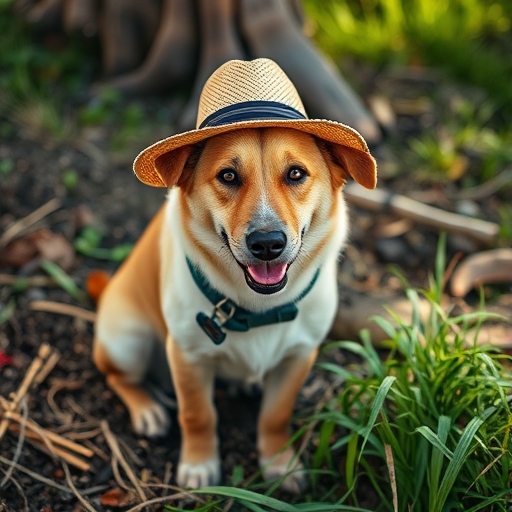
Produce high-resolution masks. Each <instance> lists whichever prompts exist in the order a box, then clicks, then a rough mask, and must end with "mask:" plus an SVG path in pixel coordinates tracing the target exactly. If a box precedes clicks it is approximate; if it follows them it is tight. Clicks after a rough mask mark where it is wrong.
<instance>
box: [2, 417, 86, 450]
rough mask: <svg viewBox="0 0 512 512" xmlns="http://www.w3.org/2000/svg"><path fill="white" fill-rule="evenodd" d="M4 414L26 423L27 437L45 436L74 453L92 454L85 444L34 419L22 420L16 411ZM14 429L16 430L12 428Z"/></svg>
mask: <svg viewBox="0 0 512 512" xmlns="http://www.w3.org/2000/svg"><path fill="white" fill-rule="evenodd" d="M6 416H7V417H8V418H10V419H12V420H13V421H16V422H18V423H20V425H21V424H22V421H24V422H25V423H26V426H27V428H28V429H30V432H31V433H30V432H29V433H27V437H32V439H40V440H43V439H44V438H45V437H46V438H48V439H49V440H50V441H51V442H52V443H54V444H57V445H59V446H62V447H63V448H66V449H67V450H71V451H73V452H75V453H78V454H79V455H83V456H84V457H89V458H90V457H92V456H93V455H94V452H93V451H92V450H90V449H89V448H86V447H85V446H82V445H80V444H78V443H75V442H74V441H71V440H70V439H67V438H65V437H63V436H61V435H59V434H56V433H55V432H52V431H51V430H47V429H45V428H43V427H41V426H40V425H38V424H37V423H36V422H35V421H34V420H31V419H26V421H25V420H23V418H22V416H21V415H20V414H18V413H13V412H8V413H6ZM13 427H15V426H14V425H11V427H10V428H13ZM14 430H17V429H16V428H14Z"/></svg>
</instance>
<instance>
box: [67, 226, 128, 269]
mask: <svg viewBox="0 0 512 512" xmlns="http://www.w3.org/2000/svg"><path fill="white" fill-rule="evenodd" d="M102 238H103V233H102V232H101V231H100V230H99V229H97V228H95V227H93V226H86V227H85V228H84V229H83V230H82V231H81V232H80V234H79V235H78V237H77V238H76V239H75V240H74V242H73V245H74V247H75V249H76V250H77V251H78V252H79V253H80V254H83V255H84V256H89V257H91V258H96V259H98V260H111V261H115V262H118V263H120V262H121V261H123V260H125V259H126V258H127V257H128V255H129V254H130V252H131V250H132V249H133V244H120V245H117V246H116V247H113V248H111V249H107V248H103V247H100V243H101V239H102Z"/></svg>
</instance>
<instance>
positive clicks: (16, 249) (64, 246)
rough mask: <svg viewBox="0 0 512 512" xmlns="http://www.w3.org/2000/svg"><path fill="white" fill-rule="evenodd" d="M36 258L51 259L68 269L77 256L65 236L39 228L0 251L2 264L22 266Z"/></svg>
mask: <svg viewBox="0 0 512 512" xmlns="http://www.w3.org/2000/svg"><path fill="white" fill-rule="evenodd" d="M35 258H42V259H44V260H48V261H51V262H53V263H56V264H57V265H59V267H61V268H62V269H63V270H65V271H68V270H70V269H71V268H72V267H73V265H74V264H75V258H76V257H75V249H74V248H73V246H72V245H71V244H70V243H69V241H68V240H67V239H66V238H65V237H64V236H62V235H59V234H57V233H53V232H52V231H50V230H48V229H38V230H37V231H34V232H33V233H30V234H28V235H26V236H23V237H20V238H16V239H15V240H13V241H12V242H10V243H9V244H7V246H6V247H5V248H4V249H3V250H2V251H1V252H0V266H4V267H14V268H21V267H23V266H24V265H26V264H27V263H29V262H30V261H32V260H33V259H35Z"/></svg>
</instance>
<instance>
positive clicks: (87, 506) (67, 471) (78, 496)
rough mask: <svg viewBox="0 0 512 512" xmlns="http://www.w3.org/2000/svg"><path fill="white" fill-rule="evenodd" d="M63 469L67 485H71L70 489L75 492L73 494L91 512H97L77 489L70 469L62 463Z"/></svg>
mask: <svg viewBox="0 0 512 512" xmlns="http://www.w3.org/2000/svg"><path fill="white" fill-rule="evenodd" d="M62 468H63V469H64V474H65V475H66V483H67V484H68V485H69V488H70V489H71V490H72V491H73V494H74V495H75V496H76V498H77V499H78V501H79V502H80V503H81V504H82V506H83V507H84V508H85V509H86V510H88V511H89V512H96V510H95V508H94V507H93V506H92V505H91V504H90V503H89V502H88V501H87V500H86V499H85V498H84V497H83V496H82V495H81V494H80V493H79V492H78V489H77V488H76V487H75V484H74V483H73V479H72V478H71V473H70V472H69V468H68V466H67V464H66V463H65V462H63V463H62Z"/></svg>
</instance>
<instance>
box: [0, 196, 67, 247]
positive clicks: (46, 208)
mask: <svg viewBox="0 0 512 512" xmlns="http://www.w3.org/2000/svg"><path fill="white" fill-rule="evenodd" d="M60 206H61V202H60V200H59V199H57V198H56V197H54V198H53V199H51V200H50V201H48V202H47V203H46V204H44V205H43V206H41V207H40V208H38V209H37V210H35V211H33V212H32V213H31V214H30V215H27V216H26V217H23V219H20V220H17V221H16V222H14V223H13V224H11V226H9V227H8V228H7V229H6V230H5V231H4V233H3V235H2V236H0V249H1V248H2V247H5V246H6V245H7V244H8V243H9V242H10V241H11V240H14V239H15V238H17V237H18V236H20V235H21V234H22V233H24V232H25V231H26V230H27V229H29V228H30V227H31V226H33V225H34V224H36V223H37V222H39V221H40V220H42V219H44V218H45V217H46V216H47V215H49V214H50V213H52V212H54V211H55V210H58V209H59V208H60Z"/></svg>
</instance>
